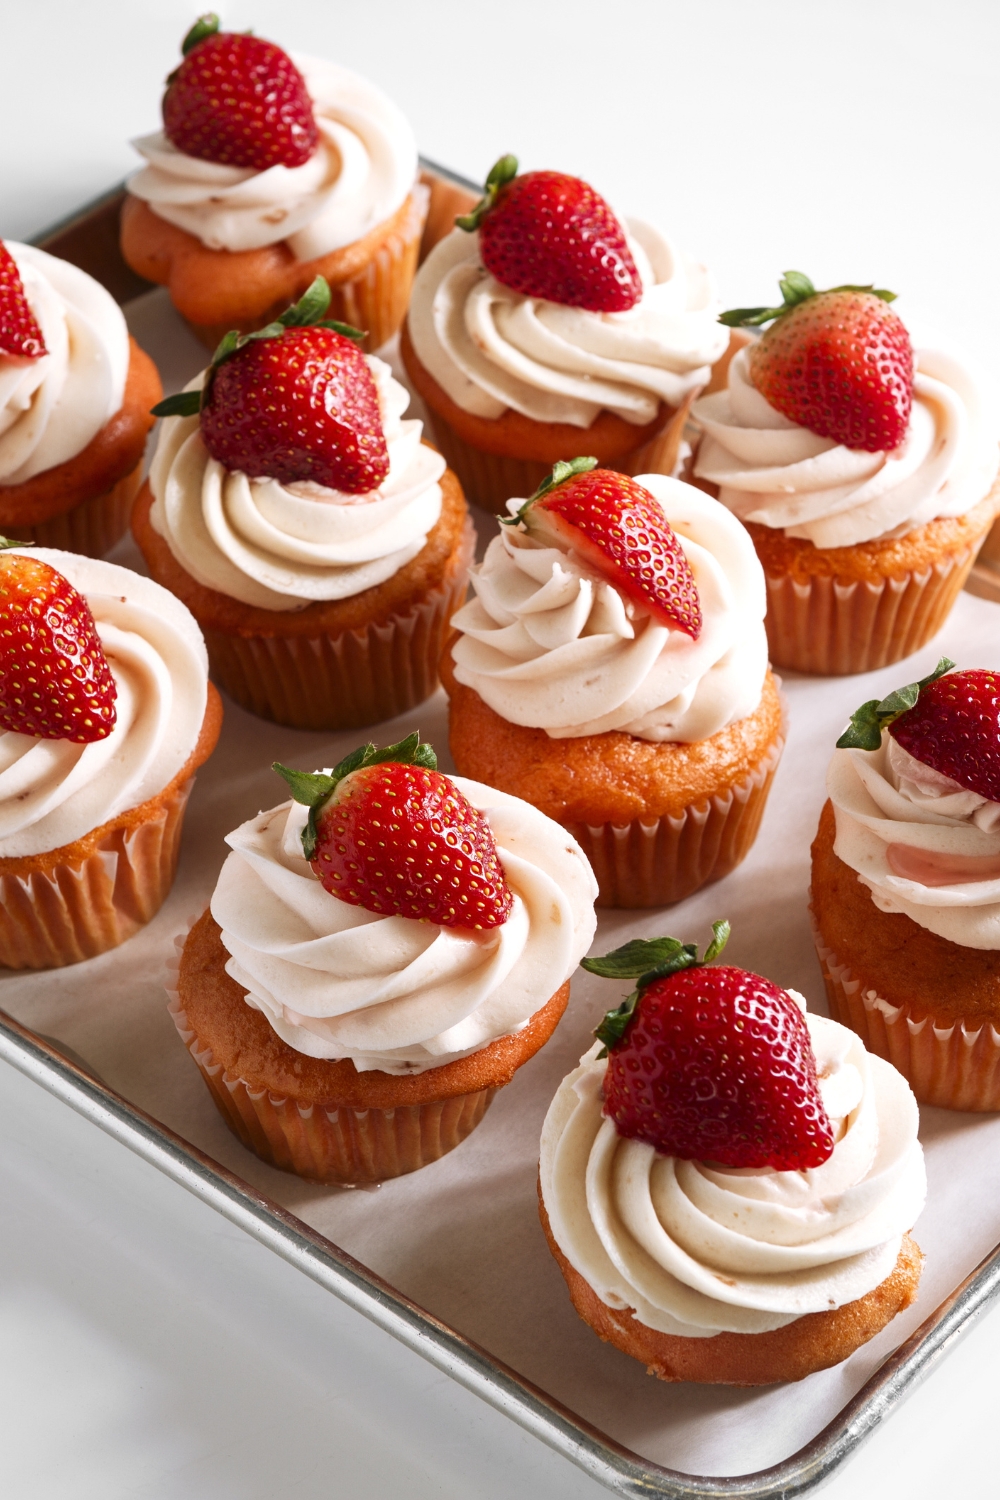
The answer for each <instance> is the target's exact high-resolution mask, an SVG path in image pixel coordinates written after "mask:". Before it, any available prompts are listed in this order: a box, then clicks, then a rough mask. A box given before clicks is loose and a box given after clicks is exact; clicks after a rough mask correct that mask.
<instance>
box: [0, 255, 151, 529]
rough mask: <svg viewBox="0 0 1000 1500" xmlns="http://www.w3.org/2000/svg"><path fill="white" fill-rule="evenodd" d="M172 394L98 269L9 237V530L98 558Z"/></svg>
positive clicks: (2, 447) (1, 484)
mask: <svg viewBox="0 0 1000 1500" xmlns="http://www.w3.org/2000/svg"><path fill="white" fill-rule="evenodd" d="M162 394H163V388H162V386H161V385H160V377H159V375H158V374H157V372H156V366H155V365H154V364H153V362H152V360H151V359H150V358H149V357H148V355H146V354H144V353H143V352H142V350H141V349H140V348H139V346H138V344H137V343H136V342H135V340H134V339H131V338H130V337H129V333H128V329H127V328H126V326H125V319H124V317H123V316H122V312H121V309H120V308H119V307H118V306H117V304H116V303H115V301H114V299H113V298H112V297H111V296H110V294H109V293H108V292H106V291H105V290H104V288H103V287H102V286H101V285H100V284H99V283H98V282H96V281H94V279H93V277H91V276H88V275H87V274H86V272H84V271H81V270H78V269H77V267H76V266H72V265H70V264H69V262H68V261H65V260H58V259H57V258H56V257H55V256H54V255H48V254H46V252H45V251H44V250H36V249H35V247H34V246H33V245H19V244H17V243H16V242H15V241H13V240H8V241H6V242H5V243H3V242H0V532H2V533H3V534H5V535H6V536H8V537H12V538H15V539H17V540H18V541H24V542H32V541H33V542H41V543H42V544H43V545H45V546H49V547H65V548H68V549H69V550H70V551H72V552H84V553H87V554H88V555H89V556H91V557H100V556H102V554H103V553H105V552H107V551H108V550H109V549H110V548H111V547H113V546H114V544H115V542H117V541H118V539H119V538H120V537H121V536H122V535H123V533H124V532H125V530H126V528H127V526H128V516H129V511H130V509H131V506H132V501H133V500H134V499H135V494H136V491H137V490H138V488H139V476H140V472H141V468H142V455H143V451H144V449H145V446H146V436H147V434H148V432H149V429H150V427H151V426H152V425H153V419H152V417H151V416H150V414H149V408H150V407H151V406H152V405H153V404H154V402H156V401H158V400H159V398H160V396H161V395H162Z"/></svg>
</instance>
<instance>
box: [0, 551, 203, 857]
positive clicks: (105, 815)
mask: <svg viewBox="0 0 1000 1500" xmlns="http://www.w3.org/2000/svg"><path fill="white" fill-rule="evenodd" d="M17 550H20V549H15V551H17ZM25 555H27V556H30V557H32V558H34V559H36V560H37V561H39V562H46V563H49V564H50V565H51V566H52V567H53V568H55V569H56V571H57V572H58V573H61V574H62V575H63V577H64V578H67V579H69V582H70V583H71V584H72V585H73V587H74V588H76V589H78V590H79V592H80V593H81V594H82V595H83V596H84V598H85V599H86V601H87V603H88V604H89V606H90V610H91V613H92V614H93V616H94V620H95V623H96V625H97V633H98V635H99V636H100V638H101V644H102V645H103V647H104V653H105V655H106V656H107V659H108V665H109V667H110V668H111V674H112V676H113V677H114V680H115V686H116V688H117V690H118V697H117V700H116V703H115V708H116V712H117V722H116V724H115V727H114V729H113V730H112V731H111V733H110V734H109V735H108V737H107V739H104V740H97V741H96V742H95V743H93V744H89V745H77V744H73V743H71V742H70V741H69V740H46V739H36V738H34V736H32V735H26V734H13V733H11V732H10V731H7V732H6V733H2V732H0V859H7V858H17V857H20V856H23V855H31V854H43V853H46V852H47V851H48V850H51V849H61V848H62V847H63V846H64V845H65V844H71V843H73V842H74V840H76V839H79V838H82V837H83V836H84V834H87V833H90V832H91V830H92V829H94V828H99V827H100V826H101V825H102V824H103V823H106V822H108V821H109V820H110V819H111V818H115V817H117V816H118V814H119V813H123V812H127V811H129V809H130V808H133V807H138V806H139V805H140V803H143V802H146V801H148V800H149V798H150V797H155V796H156V795H157V793H159V792H161V791H162V790H163V788H164V787H165V786H166V785H167V784H168V783H169V782H171V781H172V780H173V779H174V777H175V776H176V775H177V773H178V771H180V770H181V768H182V767H183V765H184V764H185V762H186V761H187V760H188V758H189V757H190V755H191V752H192V751H193V750H194V748H195V745H196V744H197V742H198V736H199V734H200V731H201V726H202V721H203V719H204V717H205V705H206V701H207V697H208V657H207V655H206V652H205V643H204V641H203V639H202V635H201V631H200V630H199V629H198V626H197V623H196V622H195V620H194V617H193V616H192V615H191V614H190V613H189V611H188V610H187V609H186V608H185V606H184V605H183V604H182V603H181V602H180V600H179V599H175V598H174V596H173V594H169V593H168V592H167V590H166V589H163V588H160V586H159V584H157V583H153V582H152V580H151V579H149V578H140V577H139V575H138V574H137V573H133V572H132V571H131V569H129V568H119V567H117V566H116V565H115V564H114V563H109V562H98V561H96V560H95V559H94V558H91V557H79V556H77V554H76V553H73V552H56V551H51V550H50V549H49V548H46V547H32V548H31V549H30V552H28V551H27V550H26V554H25Z"/></svg>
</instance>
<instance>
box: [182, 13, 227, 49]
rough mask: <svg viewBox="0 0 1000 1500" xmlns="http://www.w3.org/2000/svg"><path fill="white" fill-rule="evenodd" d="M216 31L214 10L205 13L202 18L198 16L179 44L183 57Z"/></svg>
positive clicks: (216, 21)
mask: <svg viewBox="0 0 1000 1500" xmlns="http://www.w3.org/2000/svg"><path fill="white" fill-rule="evenodd" d="M218 29H219V18H218V16H217V15H216V14H215V12H214V10H210V11H206V12H205V14H204V15H203V16H199V17H198V19H197V21H195V23H194V25H193V26H192V27H191V30H190V31H189V32H188V34H187V36H186V37H185V38H184V40H183V42H181V51H182V52H183V54H184V56H185V57H187V55H188V53H189V52H192V51H193V50H194V48H195V47H197V45H198V43H199V42H203V41H204V40H205V38H206V37H208V36H214V35H215V33H216V32H217V31H218Z"/></svg>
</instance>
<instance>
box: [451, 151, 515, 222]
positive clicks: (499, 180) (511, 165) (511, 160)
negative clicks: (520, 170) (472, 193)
mask: <svg viewBox="0 0 1000 1500" xmlns="http://www.w3.org/2000/svg"><path fill="white" fill-rule="evenodd" d="M516 176H517V157H516V156H510V155H508V156H501V158H500V160H499V161H495V162H494V163H493V165H492V167H491V168H490V171H489V176H488V177H487V178H486V185H485V188H484V193H483V197H482V198H480V200H479V202H478V203H477V204H476V206H475V208H474V209H473V210H472V212H471V213H468V214H460V215H459V217H458V218H457V219H456V220H455V224H456V227H457V228H459V229H464V230H465V231H466V232H467V233H468V234H472V233H473V231H474V230H476V229H478V228H479V226H480V224H481V223H482V222H483V219H484V218H485V217H486V215H487V214H488V213H489V211H490V209H491V208H492V207H493V205H494V203H495V202H496V200H497V194H498V193H499V191H500V189H501V188H502V187H504V186H505V185H506V184H507V183H508V182H512V181H513V180H514V178H515V177H516Z"/></svg>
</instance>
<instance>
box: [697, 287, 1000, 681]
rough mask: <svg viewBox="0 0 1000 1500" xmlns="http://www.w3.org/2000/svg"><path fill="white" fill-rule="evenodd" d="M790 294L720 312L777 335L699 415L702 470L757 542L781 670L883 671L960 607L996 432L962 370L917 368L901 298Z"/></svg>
mask: <svg viewBox="0 0 1000 1500" xmlns="http://www.w3.org/2000/svg"><path fill="white" fill-rule="evenodd" d="M781 289H782V293H783V296H784V303H783V305H782V306H781V307H778V308H739V309H737V310H736V311H735V312H732V313H726V314H724V317H723V321H724V322H728V323H731V324H733V325H740V324H741V323H742V324H747V325H755V326H756V325H760V324H761V323H764V322H769V321H771V320H774V321H773V323H772V326H771V328H769V329H768V331H767V332H766V333H765V334H764V335H763V337H762V338H761V339H760V340H758V341H755V342H753V343H749V344H747V345H746V347H744V348H743V349H742V350H741V351H740V352H739V353H738V354H737V355H736V357H735V358H734V359H733V361H732V363H731V364H730V366H729V373H728V383H727V388H726V389H725V390H724V391H721V392H718V393H716V394H713V395H709V396H705V397H703V398H702V399H701V400H699V401H697V402H695V404H694V407H693V408H692V415H693V417H694V419H695V421H696V422H697V424H698V426H699V427H700V428H701V430H702V433H703V438H702V441H701V444H700V447H699V449H698V454H697V459H696V463H695V468H694V473H695V475H696V477H697V478H698V479H699V481H701V482H702V483H704V484H705V485H706V486H708V487H710V492H711V493H713V494H718V497H719V499H720V500H721V501H722V502H723V504H724V505H727V506H728V507H729V509H730V510H731V511H733V513H734V514H735V515H737V516H739V518H740V520H741V521H743V522H744V523H745V525H746V527H747V529H748V530H749V532H750V535H751V536H752V537H753V542H754V546H755V547H756V548H757V554H758V556H759V557H760V560H761V562H762V563H763V565H764V573H765V576H766V578H767V591H768V604H767V634H768V640H769V641H770V645H771V659H772V661H774V663H775V665H777V666H779V667H789V668H793V669H794V670H796V671H799V672H813V673H819V674H823V675H836V674H842V673H850V672H870V671H873V670H874V669H875V668H876V667H882V666H885V665H887V664H888V663H890V662H894V661H898V660H899V659H900V657H903V656H909V655H910V654H911V652H914V651H917V650H919V648H920V647H921V646H923V645H924V644H925V643H926V642H927V641H928V640H930V638H931V637H932V636H933V635H935V634H936V632H937V631H938V630H939V629H940V628H941V626H942V625H943V623H944V621H945V618H946V617H947V615H948V612H949V610H950V609H951V607H952V605H953V604H954V602H955V599H956V598H957V597H958V593H959V590H960V589H961V588H962V585H963V584H964V582H965V580H966V578H967V577H968V574H969V570H970V568H971V567H972V564H973V561H974V559H975V556H976V553H977V551H978V550H979V547H980V545H981V543H982V541H983V539H984V537H985V536H986V534H987V532H988V531H989V530H990V527H991V525H992V523H993V519H994V517H995V516H996V514H997V512H998V510H1000V486H998V484H997V467H998V462H1000V454H998V447H997V438H998V431H997V423H996V419H995V416H994V415H993V414H992V413H991V412H990V411H989V409H988V407H987V405H986V404H985V403H984V401H983V398H982V396H981V394H980V392H979V391H978V389H977V387H976V384H975V382H974V381H973V380H972V378H971V377H970V376H969V375H968V373H967V372H966V371H965V370H964V369H963V368H962V367H961V365H959V364H958V363H957V362H956V361H955V360H953V359H952V358H950V356H948V355H945V354H941V353H939V352H938V351H936V350H930V349H921V350H918V351H917V352H916V354H914V352H913V349H912V348H911V345H910V339H909V335H908V333H907V331H906V328H905V327H904V325H903V323H902V322H901V321H900V319H899V318H898V317H897V316H896V314H895V313H894V312H892V311H891V310H890V309H889V307H888V303H889V302H891V301H893V300H894V297H893V293H891V292H883V291H875V290H873V289H872V288H870V287H837V288H835V289H834V290H833V291H830V292H817V291H816V289H815V287H814V286H813V284H812V282H811V281H810V280H809V278H808V277H807V276H803V275H802V274H801V272H797V271H790V272H788V274H787V276H786V277H785V278H784V279H783V280H782V282H781ZM876 372H877V373H876Z"/></svg>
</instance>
